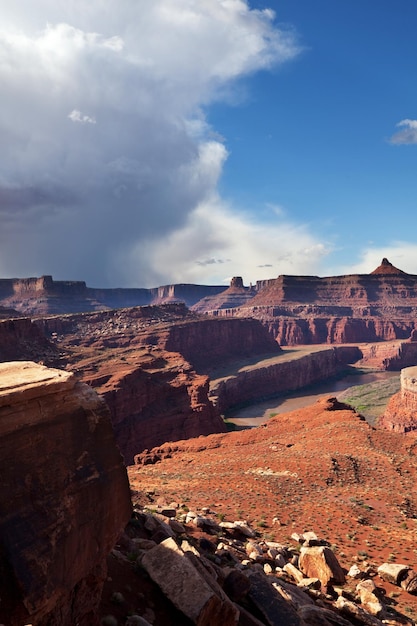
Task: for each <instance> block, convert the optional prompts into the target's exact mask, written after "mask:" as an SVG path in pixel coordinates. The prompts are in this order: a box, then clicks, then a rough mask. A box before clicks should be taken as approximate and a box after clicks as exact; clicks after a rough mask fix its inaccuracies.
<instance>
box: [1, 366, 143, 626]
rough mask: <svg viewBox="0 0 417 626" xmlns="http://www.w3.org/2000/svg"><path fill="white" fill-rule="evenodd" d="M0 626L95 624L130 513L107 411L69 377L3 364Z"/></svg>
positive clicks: (121, 462) (121, 465)
mask: <svg viewBox="0 0 417 626" xmlns="http://www.w3.org/2000/svg"><path fill="white" fill-rule="evenodd" d="M0 476H1V480H0V512H1V515H0V623H4V624H7V626H22V624H29V623H30V624H31V625H33V626H74V624H78V625H79V626H87V624H88V625H89V626H95V625H96V624H97V623H98V618H97V607H98V603H99V600H100V596H101V591H102V586H103V583H104V580H105V578H106V557H107V555H108V553H109V552H110V550H111V549H112V548H113V546H114V545H115V543H116V540H117V538H118V536H119V534H120V532H121V531H122V530H123V528H124V526H125V524H126V523H127V521H128V519H129V517H130V514H131V503H130V493H129V486H128V481H127V476H126V471H125V468H124V466H123V459H122V457H121V455H120V452H119V450H118V448H117V447H116V444H115V441H114V436H113V432H112V428H111V423H110V416H109V411H108V409H107V407H106V405H105V403H104V402H103V400H102V399H100V398H99V396H98V395H97V394H96V393H95V392H94V391H93V390H92V389H90V388H89V387H88V386H87V385H85V384H83V383H80V382H77V379H76V378H75V376H74V375H73V374H71V373H68V372H63V371H60V370H54V369H49V368H46V367H44V366H41V365H37V364H35V363H32V362H29V361H21V362H17V361H16V362H10V363H1V364H0Z"/></svg>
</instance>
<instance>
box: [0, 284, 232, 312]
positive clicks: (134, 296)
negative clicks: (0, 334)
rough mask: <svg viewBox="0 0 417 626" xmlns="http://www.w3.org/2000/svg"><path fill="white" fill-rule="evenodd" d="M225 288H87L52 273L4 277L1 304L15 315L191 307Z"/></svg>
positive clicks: (207, 286)
mask: <svg viewBox="0 0 417 626" xmlns="http://www.w3.org/2000/svg"><path fill="white" fill-rule="evenodd" d="M224 290H225V287H224V286H213V285H188V284H178V285H165V286H162V287H156V288H151V289H147V288H135V287H132V288H114V289H112V288H109V289H101V288H95V287H87V285H86V283H85V282H84V281H76V280H72V281H71V280H66V281H63V280H57V281H55V280H53V278H52V276H41V277H40V278H2V279H0V306H2V307H5V308H8V309H9V310H10V311H11V315H12V316H18V315H47V314H55V313H58V314H62V313H82V312H87V311H103V310H107V309H114V308H125V307H132V306H143V305H149V304H162V303H165V302H168V303H172V302H184V303H185V304H186V305H187V306H192V305H193V304H195V303H196V302H197V301H198V300H201V298H204V297H205V296H207V295H215V294H218V293H220V292H222V291H224ZM13 309H14V310H15V311H13Z"/></svg>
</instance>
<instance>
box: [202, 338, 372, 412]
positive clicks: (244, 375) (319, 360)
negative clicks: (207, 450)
mask: <svg viewBox="0 0 417 626" xmlns="http://www.w3.org/2000/svg"><path fill="white" fill-rule="evenodd" d="M360 354H361V353H360V351H359V349H358V348H355V347H352V348H348V347H346V348H344V347H340V348H336V347H333V348H328V349H323V350H320V351H317V352H312V353H309V354H306V355H304V356H300V357H298V358H296V359H294V360H287V361H284V360H283V361H282V362H280V361H278V362H276V363H274V364H270V363H268V364H267V365H265V367H257V368H254V369H242V370H240V371H239V372H237V373H236V374H235V375H233V376H227V377H225V378H221V379H218V380H215V381H213V382H212V384H211V390H210V393H211V396H212V398H213V400H214V401H215V403H216V405H217V406H218V407H219V410H220V411H221V412H224V411H226V410H227V409H229V408H230V407H232V406H235V405H239V404H243V403H246V402H254V401H259V400H261V399H262V398H267V397H271V396H272V395H274V394H279V393H284V392H286V391H295V390H296V389H301V388H302V387H306V386H307V385H311V384H313V383H317V382H319V381H321V380H324V379H327V378H331V377H332V376H335V375H336V374H337V373H339V372H340V370H341V368H342V367H343V366H344V365H346V364H347V363H353V362H355V361H356V360H358V358H359V357H360Z"/></svg>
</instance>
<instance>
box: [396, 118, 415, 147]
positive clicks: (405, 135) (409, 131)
mask: <svg viewBox="0 0 417 626" xmlns="http://www.w3.org/2000/svg"><path fill="white" fill-rule="evenodd" d="M397 126H398V127H399V128H402V130H399V131H398V132H396V133H394V134H393V135H392V137H391V138H390V143H393V144H417V120H408V119H407V120H402V121H401V122H398V124H397Z"/></svg>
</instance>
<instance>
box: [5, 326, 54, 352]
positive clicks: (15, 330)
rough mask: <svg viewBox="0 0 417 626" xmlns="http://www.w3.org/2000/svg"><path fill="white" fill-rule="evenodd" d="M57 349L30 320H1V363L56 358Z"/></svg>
mask: <svg viewBox="0 0 417 626" xmlns="http://www.w3.org/2000/svg"><path fill="white" fill-rule="evenodd" d="M57 352H58V351H57V347H56V345H54V344H53V343H51V342H50V341H49V340H48V339H47V338H46V337H45V335H44V333H43V332H42V329H40V328H39V327H38V326H36V325H35V324H33V323H32V322H31V320H30V319H27V318H19V319H4V320H0V361H9V360H14V359H33V360H35V361H38V360H41V359H47V358H54V357H55V356H56V355H57Z"/></svg>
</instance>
